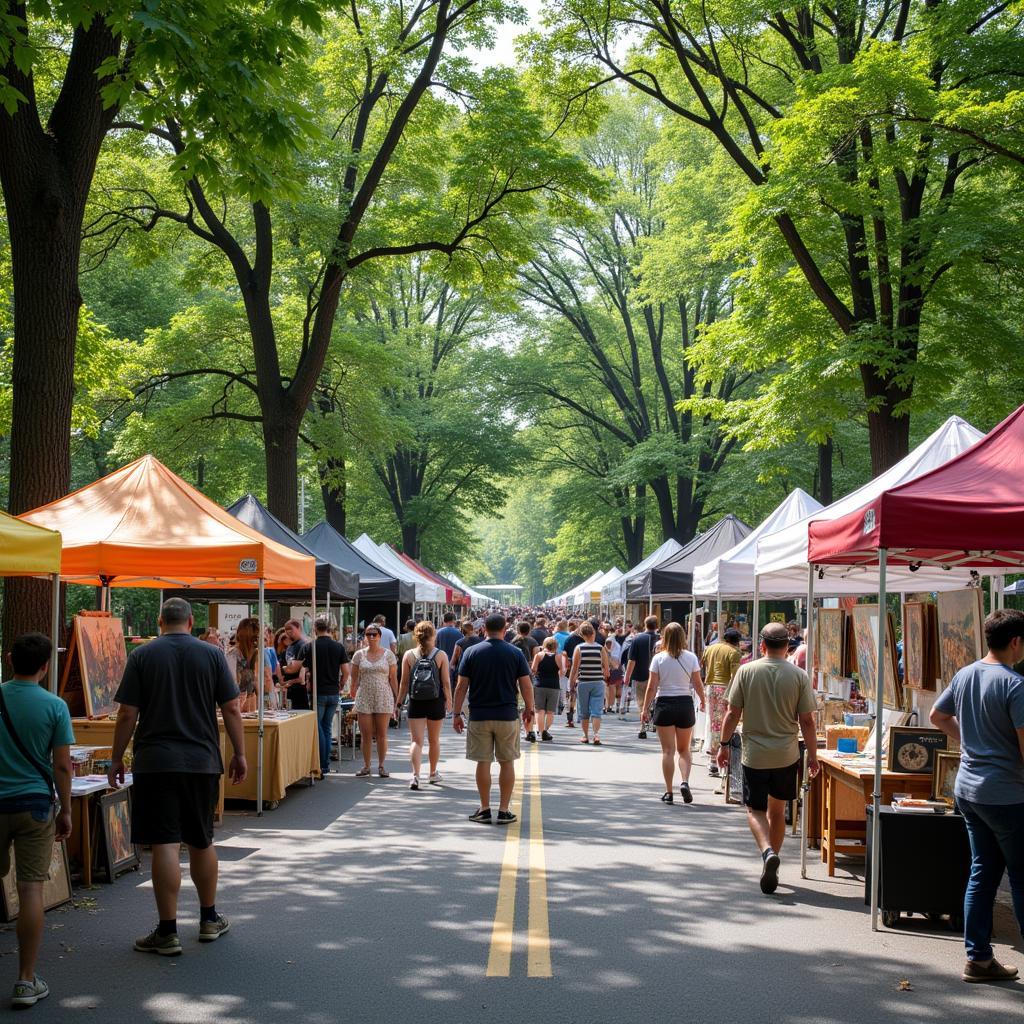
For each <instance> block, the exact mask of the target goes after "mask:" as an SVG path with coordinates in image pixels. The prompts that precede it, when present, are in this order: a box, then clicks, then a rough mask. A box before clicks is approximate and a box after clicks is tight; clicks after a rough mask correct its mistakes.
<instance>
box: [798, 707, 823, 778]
mask: <svg viewBox="0 0 1024 1024" xmlns="http://www.w3.org/2000/svg"><path fill="white" fill-rule="evenodd" d="M800 731H801V732H802V733H803V736H804V747H806V748H807V771H808V773H809V774H810V776H811V778H812V779H813V778H814V776H815V775H817V774H818V771H819V767H820V766H819V765H818V734H817V731H816V730H815V728H814V712H813V711H805V712H803V714H801V715H800Z"/></svg>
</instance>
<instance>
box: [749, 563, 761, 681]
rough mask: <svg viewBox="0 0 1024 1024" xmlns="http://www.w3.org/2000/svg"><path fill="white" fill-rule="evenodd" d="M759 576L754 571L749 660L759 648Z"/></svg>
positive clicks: (755, 654) (756, 654)
mask: <svg viewBox="0 0 1024 1024" xmlns="http://www.w3.org/2000/svg"><path fill="white" fill-rule="evenodd" d="M760 636H761V577H760V576H758V575H757V573H754V608H753V611H752V614H751V618H750V660H751V661H753V660H754V659H755V658H756V657H757V656H758V654H759V653H760V650H761V641H760Z"/></svg>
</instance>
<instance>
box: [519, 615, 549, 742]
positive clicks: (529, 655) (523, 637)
mask: <svg viewBox="0 0 1024 1024" xmlns="http://www.w3.org/2000/svg"><path fill="white" fill-rule="evenodd" d="M516 632H517V634H518V636H516V638H515V639H514V640H513V641H512V646H513V647H518V648H519V650H520V651H522V652H523V657H524V658H525V659H526V664H527V665H532V664H533V656H534V653H535V652H536V651H537V649H538V648H539V647H540V642H539V641H538V640H535V639H534V636H533V634H534V633H535V632H536V630H532V631H531V630H530V623H529V620H527V619H523V620H521V621H520V622H519V623H518V624H517V625H516ZM545 639H546V638H545ZM534 726H535V723H531V725H530V728H528V729H527V731H526V741H527V743H536V742H537V733H536V731H535V728H534Z"/></svg>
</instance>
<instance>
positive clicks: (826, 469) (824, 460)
mask: <svg viewBox="0 0 1024 1024" xmlns="http://www.w3.org/2000/svg"><path fill="white" fill-rule="evenodd" d="M832 454H833V449H832V438H831V437H830V438H829V439H828V440H827V441H826V442H825V443H824V444H819V445H818V472H817V474H816V476H817V487H816V488H815V491H816V492H817V493H816V494H815V497H816V498H817V499H818V501H820V502H821V503H822V505H831V504H832V502H833V501H835V498H834V497H833V496H832Z"/></svg>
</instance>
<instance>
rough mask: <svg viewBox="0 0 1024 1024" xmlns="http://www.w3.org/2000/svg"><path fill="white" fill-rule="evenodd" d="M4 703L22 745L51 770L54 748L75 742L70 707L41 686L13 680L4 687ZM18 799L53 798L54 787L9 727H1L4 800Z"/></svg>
mask: <svg viewBox="0 0 1024 1024" xmlns="http://www.w3.org/2000/svg"><path fill="white" fill-rule="evenodd" d="M4 703H5V704H6V705H7V711H8V713H9V714H10V716H11V724H12V725H13V726H14V729H15V732H17V734H18V736H19V738H20V739H21V742H22V743H24V744H25V747H26V748H27V749H28V752H29V753H30V754H32V756H33V757H35V759H36V760H37V761H38V762H39V763H40V764H41V765H43V767H44V768H51V771H52V752H53V748H54V747H68V746H71V744H72V743H74V742H75V733H74V730H73V729H72V728H71V715H70V714H69V713H68V706H67V704H65V703H64V701H62V700H61V699H60V697H58V696H57V695H56V694H53V693H50V691H49V690H44V689H43V687H41V686H40V685H39V684H38V683H34V682H32V681H31V680H26V679H12V680H11V681H10V682H9V683H4ZM17 797H45V798H46V800H47V801H48V800H49V798H50V787H49V786H48V785H47V784H46V783H45V782H44V781H43V777H42V776H41V775H40V774H39V772H37V771H36V770H35V768H33V767H32V765H31V764H29V762H28V761H26V760H25V755H24V754H22V753H21V751H20V750H18V748H17V747H16V746H15V745H14V741H13V740H12V739H11V736H10V733H9V732H8V731H7V726H6V725H0V800H3V801H8V800H12V799H14V798H17Z"/></svg>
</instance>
